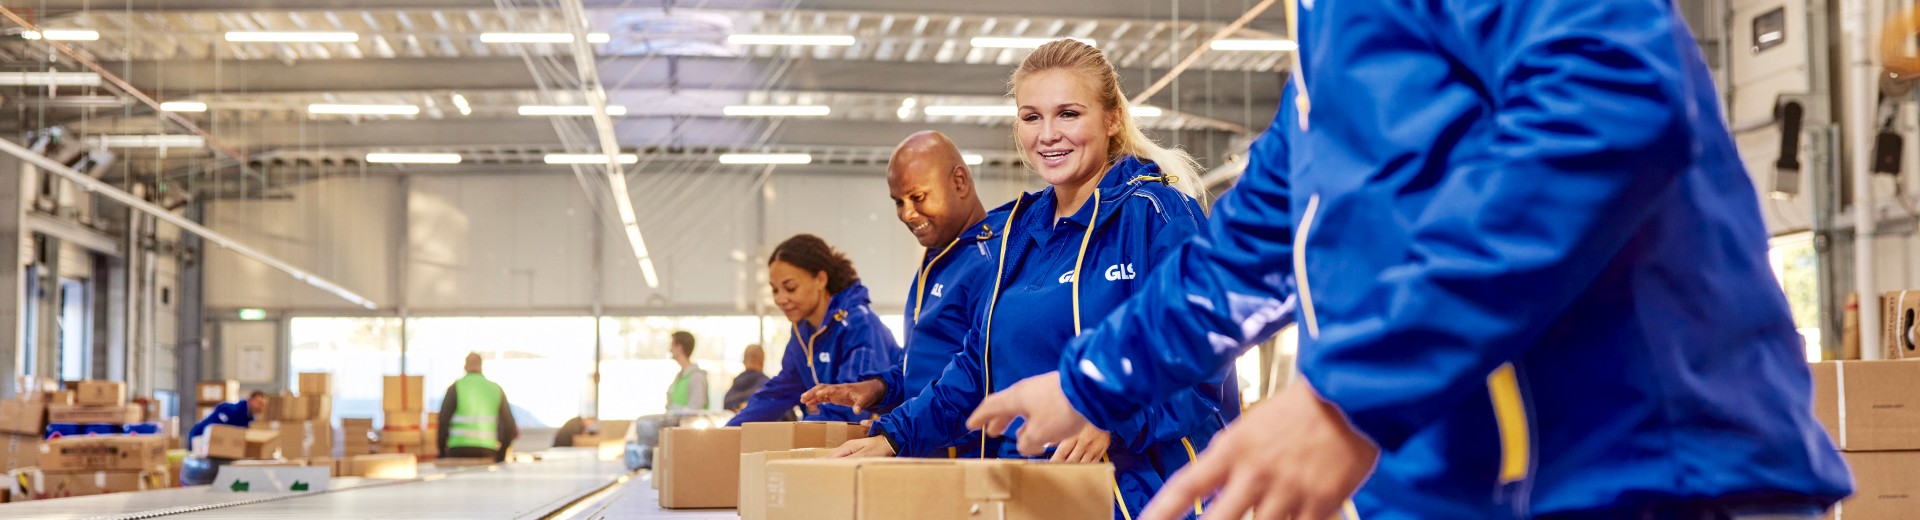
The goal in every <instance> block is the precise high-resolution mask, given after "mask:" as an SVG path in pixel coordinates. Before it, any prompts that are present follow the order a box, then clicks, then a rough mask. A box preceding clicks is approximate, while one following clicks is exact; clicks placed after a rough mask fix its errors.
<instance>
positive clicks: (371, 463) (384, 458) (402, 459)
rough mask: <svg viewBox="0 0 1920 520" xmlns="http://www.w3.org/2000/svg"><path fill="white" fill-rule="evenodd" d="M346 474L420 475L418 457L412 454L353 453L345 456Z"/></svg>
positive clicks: (375, 475)
mask: <svg viewBox="0 0 1920 520" xmlns="http://www.w3.org/2000/svg"><path fill="white" fill-rule="evenodd" d="M347 475H348V476H353V477H366V478H383V479H407V478H417V477H419V476H420V459H418V458H416V457H414V456H413V455H407V454H391V455H355V456H352V457H347Z"/></svg>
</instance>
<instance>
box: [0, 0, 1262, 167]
mask: <svg viewBox="0 0 1920 520" xmlns="http://www.w3.org/2000/svg"><path fill="white" fill-rule="evenodd" d="M1257 3H1258V2H1256V1H1251V0H1242V1H1228V2H1204V1H1176V2H1156V1H1147V0H1124V1H1106V2H1097V3H1096V2H1032V1H1020V0H969V1H966V2H926V3H923V4H922V6H920V7H914V9H916V10H909V11H903V10H901V8H902V7H903V5H902V4H903V3H902V2H898V1H879V0H824V1H811V2H805V3H804V4H802V3H800V2H794V1H781V2H774V1H753V0H713V1H707V2H684V3H683V2H665V3H663V2H659V1H613V0H585V1H584V2H583V5H584V7H585V9H586V18H587V24H586V25H587V28H588V30H589V31H591V33H593V34H592V36H591V37H590V38H589V41H590V42H594V43H593V44H592V45H591V48H592V50H593V52H594V54H595V56H594V57H593V60H594V65H596V66H597V70H598V73H599V77H600V78H601V84H602V85H603V86H604V87H605V89H606V91H607V95H608V103H609V104H610V105H616V106H619V107H623V108H625V109H626V111H627V113H626V114H625V115H622V116H617V117H613V118H612V123H613V125H612V126H613V128H612V129H613V133H614V136H615V137H616V138H617V140H618V142H619V144H620V146H621V147H622V148H623V151H626V152H628V153H638V154H641V155H643V156H644V157H645V158H646V159H645V160H644V161H642V163H641V166H640V167H636V168H633V169H630V170H629V171H630V172H632V173H636V174H641V173H646V172H648V171H650V170H649V169H650V168H651V169H661V168H675V166H672V165H675V164H703V165H704V164H709V163H710V161H712V160H713V158H714V157H716V156H718V155H719V154H722V153H728V152H743V151H745V152H783V153H808V154H813V155H814V156H815V163H816V164H819V163H823V162H824V163H828V164H833V163H847V164H878V163H883V162H884V160H885V156H886V152H887V151H888V150H889V149H890V148H891V146H892V145H893V144H894V143H895V142H897V141H898V140H899V139H900V138H901V137H902V136H904V135H906V134H908V133H910V132H913V131H916V130H921V129H936V130H941V131H944V132H947V133H948V134H949V135H951V136H953V137H954V139H955V141H956V142H957V143H958V144H959V145H960V146H961V147H962V148H963V149H965V150H966V151H967V152H969V153H972V154H978V155H981V156H982V158H983V159H984V161H985V162H988V163H990V164H1001V165H1007V164H1015V161H1017V157H1015V155H1014V154H1013V153H1012V146H1011V139H1010V137H1009V132H1010V126H1009V124H1010V123H1011V121H1012V119H1011V118H1010V117H1005V116H980V115H941V114H940V113H939V112H938V111H937V110H929V107H955V106H992V105H1006V104H1009V102H1008V101H1007V99H1006V98H1005V93H1006V84H1005V79H1006V77H1007V74H1008V73H1009V72H1010V71H1011V69H1012V67H1013V66H1014V65H1015V64H1017V63H1018V62H1019V60H1020V59H1021V58H1022V57H1024V56H1025V53H1026V51H1025V50H1022V49H1017V48H986V47H976V46H974V43H975V42H974V41H973V39H974V38H975V37H983V36H986V37H1037V38H1057V37H1076V38H1085V39H1091V40H1094V41H1095V43H1096V44H1097V45H1098V46H1099V47H1101V48H1102V49H1103V50H1105V51H1106V52H1107V53H1108V55H1109V57H1110V58H1112V59H1113V60H1114V61H1115V62H1116V65H1117V66H1118V67H1120V68H1121V70H1122V75H1123V81H1125V82H1126V83H1125V87H1126V89H1127V90H1128V91H1129V93H1132V92H1138V91H1140V90H1142V89H1144V88H1146V87H1147V86H1148V85H1149V84H1151V83H1152V82H1154V81H1155V80H1157V79H1160V78H1161V77H1162V76H1164V75H1166V73H1167V71H1168V70H1169V69H1170V68H1173V67H1174V66H1175V65H1176V64H1177V63H1179V62H1181V61H1182V59H1183V58H1186V57H1187V56H1188V54H1189V53H1191V52H1192V51H1193V50H1194V49H1195V48H1196V47H1197V46H1201V45H1204V44H1205V43H1206V42H1207V41H1208V40H1209V39H1211V38H1213V37H1214V36H1215V34H1216V33H1221V32H1222V30H1223V28H1225V27H1227V26H1228V24H1229V23H1231V22H1233V21H1234V20H1235V19H1236V18H1239V17H1241V15H1242V14H1243V13H1245V12H1246V11H1247V9H1248V8H1249V7H1251V6H1253V5H1254V4H1257ZM34 4H36V6H35V8H34V9H16V10H15V13H16V14H18V15H20V16H21V17H23V18H26V19H27V20H28V21H29V22H31V23H33V24H35V25H39V26H41V27H42V28H43V29H45V30H46V31H47V34H48V35H53V34H54V30H56V29H83V30H92V31H97V32H98V35H99V36H98V39H97V40H91V41H62V42H59V43H61V44H65V45H69V46H71V47H72V48H73V49H74V50H76V51H77V52H78V53H79V54H80V56H81V57H83V58H84V59H86V60H90V61H93V62H96V63H98V65H99V66H100V67H102V68H103V69H105V70H106V71H108V72H109V73H111V74H113V75H116V76H119V77H122V78H124V79H125V80H126V81H127V82H128V83H130V84H131V86H132V87H133V89H134V90H138V91H140V92H143V93H144V94H146V95H147V96H150V97H151V98H153V99H155V100H157V101H162V102H180V101H186V102H198V103H204V104H205V106H206V110H205V111H204V112H174V114H176V115H179V116H184V117H185V118H186V119H187V120H188V121H190V122H191V123H192V124H193V125H195V126H198V127H200V128H203V129H205V130H206V131H207V132H208V133H209V134H210V135H211V136H212V137H213V142H212V144H213V145H215V146H209V147H173V148H165V149H159V148H125V149H116V150H115V152H116V153H117V154H118V155H119V156H120V157H121V160H120V161H119V163H118V164H116V165H115V167H114V168H111V169H109V170H108V171H107V172H105V175H106V176H107V177H109V178H110V179H112V180H117V181H119V182H151V181H152V180H154V179H159V180H162V181H166V182H168V183H174V184H177V183H182V182H185V183H189V184H193V183H199V184H201V185H203V186H222V185H226V184H227V183H226V182H225V181H224V180H225V179H228V178H238V179H247V178H251V179H255V180H256V181H258V182H257V185H256V187H255V188H256V189H253V190H242V192H240V194H242V195H245V194H249V193H251V194H255V195H257V194H259V193H261V192H264V191H267V190H270V189H271V188H273V187H274V185H276V184H284V183H285V182H293V181H279V180H275V178H274V177H273V175H274V174H273V173H272V172H273V171H274V168H276V167H284V166H286V165H300V166H301V167H311V168H314V169H315V170H316V171H317V172H319V173H321V174H324V173H326V172H328V171H333V170H340V171H350V172H358V173H368V172H372V173H383V172H393V171H400V170H401V169H408V170H412V171H425V172H441V171H467V170H474V169H506V168H514V167H522V168H524V167H549V166H546V165H544V164H542V162H541V158H542V157H543V156H544V155H545V154H548V153H557V152H567V151H576V152H577V151H579V144H580V143H578V142H574V141H577V140H578V139H577V138H578V136H574V137H575V138H574V139H569V138H568V136H567V135H566V134H567V133H568V132H567V131H566V130H565V128H564V127H565V125H556V124H554V121H553V120H552V119H551V118H550V117H547V116H529V115H522V114H521V113H520V107H522V106H526V105H556V104H558V105H574V104H586V102H587V101H586V99H587V98H586V97H585V96H586V94H585V93H584V91H580V90H579V89H577V88H569V84H567V83H565V82H556V81H554V77H555V76H556V75H565V74H559V72H560V71H570V70H572V69H573V64H574V60H575V59H576V55H575V54H574V52H573V51H574V49H575V46H573V45H571V44H567V43H497V42H493V41H483V40H486V38H483V37H482V35H483V34H485V33H508V32H511V33H566V32H567V31H568V30H569V27H568V24H567V23H565V20H566V19H565V18H564V17H563V16H562V14H561V13H562V11H561V10H560V9H557V8H551V7H552V6H551V5H548V4H555V5H557V4H558V2H537V1H532V0H519V1H514V0H499V1H497V2H496V1H476V0H276V1H264V0H259V1H213V0H166V1H147V0H123V1H119V2H116V1H113V0H41V1H38V2H34ZM1069 4H1071V5H1069ZM0 22H3V21H0ZM4 26H5V27H6V29H4V30H0V32H3V33H5V34H4V35H0V72H24V71H32V72H44V71H59V72H82V71H86V70H88V69H87V68H85V67H84V66H83V65H82V64H81V63H80V61H79V60H76V59H74V58H73V57H70V56H67V55H63V53H62V52H60V51H58V50H57V49H55V48H54V43H51V42H49V41H47V40H44V39H30V38H28V37H27V36H31V35H23V34H22V33H23V29H22V28H21V27H19V26H17V25H15V24H11V23H6V24H4ZM1284 27H1285V23H1284V16H1283V15H1282V13H1281V9H1279V8H1272V9H1269V10H1268V11H1266V12H1263V13H1262V14H1260V15H1259V16H1257V17H1255V18H1253V20H1252V21H1251V23H1249V24H1247V26H1246V27H1244V28H1242V29H1240V30H1238V31H1235V32H1234V33H1233V34H1231V37H1233V38H1248V39H1278V38H1284V37H1285V35H1284V34H1283V33H1284V29H1283V28H1284ZM246 31H295V32H313V31H326V32H339V33H351V34H353V35H357V36H356V37H355V41H351V42H339V43H270V42H269V43H262V42H235V41H228V40H229V39H230V38H228V37H227V33H229V32H246ZM739 34H773V35H851V36H853V37H854V38H855V43H853V44H852V45H849V46H831V47H827V46H790V45H754V44H748V45H735V44H732V43H729V41H728V37H729V36H730V35H739ZM1288 57H1289V56H1288V53H1286V52H1275V51H1224V50H1209V51H1207V52H1205V53H1203V54H1200V55H1199V56H1198V58H1197V59H1196V60H1194V61H1193V62H1192V63H1191V64H1190V68H1189V69H1188V70H1187V71H1186V72H1185V73H1184V74H1182V75H1180V76H1179V79H1178V81H1176V82H1174V83H1173V84H1172V85H1171V86H1169V87H1168V88H1165V89H1161V90H1160V91H1159V92H1158V93H1157V94H1155V95H1154V96H1153V97H1152V99H1150V100H1148V102H1147V103H1146V104H1147V105H1150V106H1152V107H1156V108H1159V109H1161V115H1159V116H1158V117H1150V118H1142V119H1141V122H1142V124H1143V126H1144V127H1146V128H1148V129H1149V131H1151V132H1154V133H1156V135H1158V136H1159V138H1161V139H1162V140H1163V141H1173V142H1177V143H1178V144H1180V145H1182V146H1185V147H1187V148H1188V149H1189V150H1192V151H1194V152H1196V155H1200V156H1201V157H1200V158H1201V161H1202V162H1203V163H1205V164H1208V165H1213V164H1219V163H1221V162H1223V161H1224V159H1225V156H1226V155H1227V154H1230V153H1233V151H1234V150H1235V148H1236V147H1243V146H1244V143H1245V139H1246V137H1247V134H1248V133H1249V132H1254V131H1258V130H1259V129H1261V128H1263V127H1264V126H1265V125H1266V122H1267V121H1268V120H1269V119H1270V118H1271V117H1272V114H1273V109H1274V107H1275V106H1276V105H1277V103H1278V97H1279V92H1280V86H1281V84H1282V80H1283V79H1282V78H1283V77H1284V74H1285V69H1286V66H1287V59H1288ZM569 73H570V72H569ZM575 79H577V78H575ZM0 96H4V97H5V103H4V105H0V128H3V129H4V130H6V131H11V132H14V133H16V135H19V134H21V133H25V132H34V131H37V130H39V129H42V128H47V127H51V126H61V127H63V128H64V129H65V130H67V131H68V132H70V133H71V134H77V135H79V136H97V135H151V134H182V133H188V132H189V130H188V129H186V128H185V127H184V126H183V125H180V124H179V123H177V122H175V121H172V120H170V119H168V118H167V117H163V116H164V115H163V114H160V113H158V112H156V111H155V110H153V109H152V108H151V107H149V106H147V105H146V104H145V103H143V102H140V101H139V100H137V99H135V97H134V96H132V95H130V93H129V92H127V91H126V89H120V88H115V87H114V86H113V85H111V84H110V83H109V84H104V85H101V86H87V87H57V88H54V87H0ZM314 104H354V105H369V104H372V105H410V106H414V107H418V113H417V114H413V115H327V114H316V113H311V112H310V111H309V106H310V105H314ZM735 105H757V106H767V105H773V106H785V105H824V106H826V107H828V108H829V109H830V112H829V113H828V114H827V115H824V116H817V117H740V116H729V115H726V114H724V113H723V108H724V107H727V106H735ZM929 112H935V113H929ZM572 119H577V120H578V122H579V125H578V126H580V127H582V128H589V127H591V122H590V120H588V118H572ZM219 146H224V147H225V148H227V149H229V150H232V151H233V152H234V153H230V154H223V153H216V152H215V151H214V150H215V149H216V147H219ZM374 152H410V153H411V152H432V153H457V154H460V155H461V156H462V157H463V158H464V161H463V163H462V164H460V165H455V166H424V165H389V164H374V165H368V164H364V163H363V161H362V159H363V158H364V157H365V155H366V154H368V153H374ZM238 159H244V160H245V161H246V162H245V163H243V162H241V160H238ZM529 165H538V166H529ZM687 168H692V166H687ZM708 170H711V168H705V169H702V170H701V171H708ZM262 171H265V172H266V173H262ZM755 171H757V169H756V170H755ZM877 171H878V170H877V169H876V172H877ZM309 178H312V176H310V175H304V174H303V175H300V176H298V179H309ZM209 181H211V182H209ZM212 189H213V188H202V189H201V191H203V192H205V191H210V190H212ZM203 194H204V193H203ZM216 195H218V194H216Z"/></svg>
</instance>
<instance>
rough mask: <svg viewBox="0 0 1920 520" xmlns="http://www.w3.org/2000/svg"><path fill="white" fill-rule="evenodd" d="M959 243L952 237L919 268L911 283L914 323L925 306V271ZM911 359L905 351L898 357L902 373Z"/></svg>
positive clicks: (911, 354) (910, 354) (958, 239)
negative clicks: (944, 246) (938, 252)
mask: <svg viewBox="0 0 1920 520" xmlns="http://www.w3.org/2000/svg"><path fill="white" fill-rule="evenodd" d="M959 243H960V238H959V237H954V239H953V241H952V242H947V247H946V248H945V249H941V250H940V254H937V255H933V259H932V260H927V265H923V266H920V275H919V276H916V277H914V278H915V280H914V281H913V319H914V321H919V320H920V307H923V306H925V305H926V304H927V271H928V270H930V269H933V264H936V263H940V259H941V258H944V257H946V256H947V252H948V251H952V250H953V246H954V245H955V244H959ZM906 332H907V334H912V333H913V331H911V330H909V331H906ZM912 358H913V351H912V350H908V351H906V353H903V354H901V355H900V369H901V371H902V373H905V371H906V367H907V361H908V360H909V359H912Z"/></svg>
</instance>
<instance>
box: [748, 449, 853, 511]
mask: <svg viewBox="0 0 1920 520" xmlns="http://www.w3.org/2000/svg"><path fill="white" fill-rule="evenodd" d="M830 453H833V449H832V448H807V449H800V450H785V451H762V452H755V453H747V454H742V455H740V520H766V518H767V492H768V490H767V463H768V462H770V461H776V460H793V459H819V458H825V457H826V456H827V455H828V454H830Z"/></svg>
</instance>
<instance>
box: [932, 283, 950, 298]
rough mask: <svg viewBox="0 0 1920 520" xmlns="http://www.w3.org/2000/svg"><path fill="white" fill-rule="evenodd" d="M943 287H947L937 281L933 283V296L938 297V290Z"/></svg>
mask: <svg viewBox="0 0 1920 520" xmlns="http://www.w3.org/2000/svg"><path fill="white" fill-rule="evenodd" d="M945 288H947V286H946V284H938V283H936V284H933V297H935V298H939V297H940V290H941V289H945Z"/></svg>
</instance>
